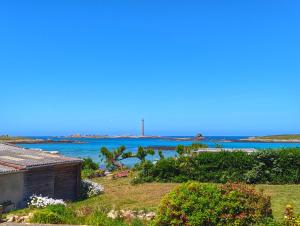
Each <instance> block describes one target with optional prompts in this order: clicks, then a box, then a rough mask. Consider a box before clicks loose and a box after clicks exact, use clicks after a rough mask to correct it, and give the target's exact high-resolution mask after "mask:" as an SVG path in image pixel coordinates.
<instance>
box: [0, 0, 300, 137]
mask: <svg viewBox="0 0 300 226" xmlns="http://www.w3.org/2000/svg"><path fill="white" fill-rule="evenodd" d="M299 11H300V3H299V1H261V0H260V1H255V0H254V1H114V0H111V1H95V0H90V1H84V0H82V1H76V0H72V1H71V0H69V1H67V0H65V1H61V0H60V1H55V0H51V1H48V0H44V1H30V0H29V1H14V0H7V1H6V0H3V1H1V3H0V28H1V29H0V43H1V45H0V77H1V80H0V82H1V88H0V95H1V105H0V106H1V107H0V134H11V135H65V134H70V133H97V134H137V133H139V128H140V120H141V118H142V117H144V118H145V127H146V134H148V135H150V134H153V135H156V134H157V135H194V134H195V133H197V132H201V133H203V134H204V135H261V134H282V133H300V101H299V97H300V88H299V84H300V29H299V28H300V13H299Z"/></svg>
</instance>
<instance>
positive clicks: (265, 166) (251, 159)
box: [133, 148, 300, 184]
mask: <svg viewBox="0 0 300 226" xmlns="http://www.w3.org/2000/svg"><path fill="white" fill-rule="evenodd" d="M135 170H136V175H137V177H136V178H135V179H134V180H133V183H141V182H152V181H159V182H185V181H188V180H195V181H200V182H213V183H226V182H229V181H231V182H245V183H251V184H264V183H266V184H298V183H300V148H289V149H280V150H262V151H257V152H253V153H250V154H249V153H246V152H242V151H237V152H227V151H221V152H214V153H213V152H201V153H196V154H190V155H180V156H179V157H177V158H165V159H161V160H159V161H157V162H156V163H155V164H154V163H152V162H150V161H146V162H144V163H142V164H140V165H139V166H137V167H136V168H135Z"/></svg>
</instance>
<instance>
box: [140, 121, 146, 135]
mask: <svg viewBox="0 0 300 226" xmlns="http://www.w3.org/2000/svg"><path fill="white" fill-rule="evenodd" d="M144 123H145V122H144V119H142V128H141V136H145V125H144Z"/></svg>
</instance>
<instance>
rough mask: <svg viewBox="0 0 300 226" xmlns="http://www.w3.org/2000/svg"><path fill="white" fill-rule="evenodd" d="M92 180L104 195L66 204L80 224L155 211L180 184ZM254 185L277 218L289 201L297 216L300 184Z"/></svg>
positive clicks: (122, 179)
mask: <svg viewBox="0 0 300 226" xmlns="http://www.w3.org/2000/svg"><path fill="white" fill-rule="evenodd" d="M93 181H95V182H97V183H99V184H101V185H103V186H104V188H105V192H104V193H103V194H101V195H99V196H95V197H93V198H89V199H86V200H82V201H77V202H73V203H69V204H68V205H67V208H70V209H72V210H73V211H74V212H75V214H76V216H77V217H83V218H84V219H85V222H86V223H83V222H81V224H87V225H97V224H95V223H93V224H92V223H91V224H88V223H87V221H88V220H90V221H91V222H92V221H96V219H97V218H99V219H102V221H103V222H106V221H109V222H110V223H109V224H108V223H107V224H106V225H108V226H109V225H116V224H114V223H111V222H112V220H109V219H105V218H106V213H107V212H108V211H110V210H111V209H131V210H141V209H142V210H143V209H145V210H147V211H156V210H157V208H158V205H159V203H160V201H161V199H162V198H163V196H164V195H166V194H167V193H168V192H170V191H171V190H172V189H174V188H175V187H176V186H178V185H179V184H177V183H157V182H153V183H144V184H138V185H132V184H131V183H130V181H131V178H120V179H117V180H112V179H111V178H109V177H100V178H95V179H93ZM255 188H256V189H257V190H258V191H259V190H262V189H263V191H264V193H265V194H266V195H269V196H271V207H272V211H273V215H274V218H275V219H276V220H277V221H281V222H282V221H283V216H284V211H285V208H286V205H288V204H291V205H292V206H293V207H294V212H295V215H298V214H300V199H299V197H300V185H267V184H265V185H255ZM34 211H35V210H32V209H29V208H27V209H23V210H18V211H15V212H13V214H17V215H24V214H28V213H29V212H34ZM95 218H96V219H95ZM99 221H100V220H99ZM100 222H101V221H100ZM100 225H101V224H100Z"/></svg>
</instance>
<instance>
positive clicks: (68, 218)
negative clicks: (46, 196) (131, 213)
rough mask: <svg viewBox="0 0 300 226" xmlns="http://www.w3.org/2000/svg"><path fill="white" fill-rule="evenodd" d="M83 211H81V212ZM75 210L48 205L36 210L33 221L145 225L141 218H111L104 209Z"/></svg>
mask: <svg viewBox="0 0 300 226" xmlns="http://www.w3.org/2000/svg"><path fill="white" fill-rule="evenodd" d="M80 211H81V212H80ZM80 211H77V212H76V211H74V210H72V209H71V208H70V207H65V206H63V205H53V206H48V207H46V208H44V209H37V210H35V211H34V215H33V218H32V219H31V221H30V222H31V223H40V224H80V225H97V226H98V225H99V226H108V225H109V226H126V225H132V226H138V225H144V224H143V223H142V222H141V221H139V220H133V221H128V222H124V221H122V220H121V219H116V220H113V219H110V218H108V217H107V216H106V214H105V212H104V211H95V212H89V209H88V208H86V209H81V210H80Z"/></svg>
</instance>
